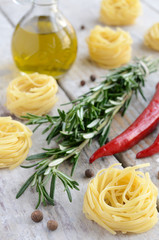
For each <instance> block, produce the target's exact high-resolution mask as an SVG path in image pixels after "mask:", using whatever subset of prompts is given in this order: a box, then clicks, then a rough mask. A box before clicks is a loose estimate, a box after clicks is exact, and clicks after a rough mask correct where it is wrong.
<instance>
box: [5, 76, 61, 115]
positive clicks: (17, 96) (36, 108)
mask: <svg viewBox="0 0 159 240" xmlns="http://www.w3.org/2000/svg"><path fill="white" fill-rule="evenodd" d="M57 90H58V85H57V83H56V80H55V79H54V78H53V77H52V76H47V75H44V74H39V73H33V74H24V75H22V76H20V77H17V78H15V79H14V80H13V81H11V82H10V84H9V86H8V88H7V103H6V106H7V108H8V109H9V110H10V112H11V113H14V114H15V115H16V116H17V117H21V116H24V115H26V114H27V113H31V114H35V115H40V116H41V115H45V114H46V113H48V112H49V111H50V110H51V108H52V107H53V106H54V104H55V103H56V101H57V96H56V93H57Z"/></svg>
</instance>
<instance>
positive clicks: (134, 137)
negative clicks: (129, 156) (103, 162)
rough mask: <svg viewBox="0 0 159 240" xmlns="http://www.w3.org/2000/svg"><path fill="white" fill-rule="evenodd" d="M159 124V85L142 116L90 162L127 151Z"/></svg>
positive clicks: (98, 151) (98, 152)
mask: <svg viewBox="0 0 159 240" xmlns="http://www.w3.org/2000/svg"><path fill="white" fill-rule="evenodd" d="M158 122H159V83H158V84H157V86H156V92H155V95H154V96H153V99H152V100H151V102H150V103H149V105H148V106H147V108H146V109H145V110H144V111H143V112H142V113H141V115H140V116H139V117H138V118H137V119H136V120H135V122H134V123H132V124H131V125H130V126H129V127H128V128H127V129H126V130H125V131H124V132H123V133H121V134H120V135H119V136H117V137H116V138H114V139H113V140H111V141H110V142H109V143H107V144H105V145H104V146H102V147H101V148H99V149H98V150H97V151H96V152H95V153H94V154H93V155H92V156H91V158H90V160H89V162H90V163H92V162H94V161H95V160H96V159H97V158H100V157H103V156H110V155H113V154H116V153H120V152H123V151H126V150H127V149H129V148H131V147H132V146H134V145H135V144H137V143H138V142H139V141H140V140H141V139H143V138H144V137H146V136H147V135H148V134H149V133H151V132H152V131H153V129H154V128H155V127H156V126H157V124H158Z"/></svg>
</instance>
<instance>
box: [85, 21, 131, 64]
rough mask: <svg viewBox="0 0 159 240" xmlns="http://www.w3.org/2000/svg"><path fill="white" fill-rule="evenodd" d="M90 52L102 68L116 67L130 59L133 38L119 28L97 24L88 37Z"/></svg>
mask: <svg viewBox="0 0 159 240" xmlns="http://www.w3.org/2000/svg"><path fill="white" fill-rule="evenodd" d="M87 44H88V48H89V54H90V57H91V59H92V60H93V61H95V62H96V63H97V64H98V65H99V66H100V67H102V68H108V69H111V68H116V67H120V66H121V65H123V64H125V63H127V62H129V61H130V58H131V44H132V38H131V36H130V34H129V33H128V32H125V31H123V30H122V29H120V28H117V30H116V31H114V30H112V29H111V28H109V27H101V26H95V28H94V29H92V30H91V33H90V36H89V37H88V38H87Z"/></svg>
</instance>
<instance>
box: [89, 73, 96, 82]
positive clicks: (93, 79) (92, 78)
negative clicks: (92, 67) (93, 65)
mask: <svg viewBox="0 0 159 240" xmlns="http://www.w3.org/2000/svg"><path fill="white" fill-rule="evenodd" d="M90 80H91V81H92V82H94V81H95V80H96V76H95V75H94V74H92V75H91V76H90Z"/></svg>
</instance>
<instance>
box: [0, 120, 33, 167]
mask: <svg viewBox="0 0 159 240" xmlns="http://www.w3.org/2000/svg"><path fill="white" fill-rule="evenodd" d="M31 135H32V131H31V130H30V129H29V128H28V127H26V126H25V125H24V124H22V123H20V122H18V121H15V120H13V119H12V118H11V117H0V168H10V169H13V168H15V167H17V166H18V165H20V164H21V163H22V162H23V161H24V159H25V158H26V156H27V154H28V152H29V149H30V147H31V145H32V141H31Z"/></svg>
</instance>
